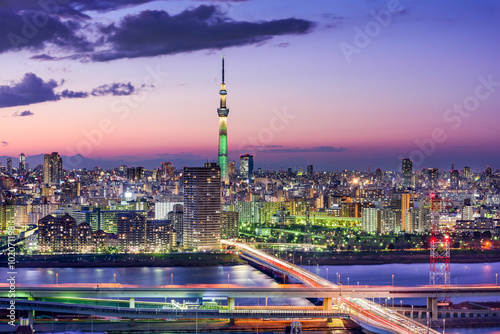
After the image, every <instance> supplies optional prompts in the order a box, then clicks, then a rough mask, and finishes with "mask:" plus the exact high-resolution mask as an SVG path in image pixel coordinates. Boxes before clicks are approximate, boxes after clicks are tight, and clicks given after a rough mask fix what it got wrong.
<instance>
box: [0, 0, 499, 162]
mask: <svg viewBox="0 0 500 334" xmlns="http://www.w3.org/2000/svg"><path fill="white" fill-rule="evenodd" d="M136 4H138V5H136ZM296 5H297V6H287V5H284V4H283V3H281V2H266V3H264V2H260V1H243V2H237V3H235V2H224V1H219V2H217V3H216V5H213V4H211V3H208V2H205V3H200V2H197V1H194V2H188V1H186V2H166V1H147V0H146V1H124V2H122V3H120V5H117V4H115V5H111V4H108V3H106V4H104V3H102V2H100V1H91V2H89V3H88V4H85V5H84V4H79V3H76V4H73V5H72V6H73V7H70V5H66V6H63V5H60V8H59V9H60V10H59V11H58V12H57V13H54V12H55V10H52V11H51V10H50V9H49V10H46V9H44V8H41V7H35V6H33V5H28V4H25V3H23V2H21V3H15V2H7V3H6V4H4V5H2V6H0V15H2V16H3V17H4V20H2V22H3V23H0V26H1V27H2V31H6V32H12V33H13V34H17V36H20V37H22V38H24V37H23V36H25V35H26V36H25V37H29V36H32V37H29V38H25V39H26V40H27V42H26V43H22V39H21V40H17V42H18V43H17V44H16V43H15V41H16V40H13V39H12V38H14V37H13V36H14V35H12V34H11V35H8V34H7V36H6V37H7V39H5V38H4V40H3V42H2V43H0V52H1V54H0V58H1V59H2V61H3V62H4V63H11V64H17V66H12V67H10V68H6V69H5V71H4V74H3V77H2V80H1V82H0V107H1V108H0V113H1V114H2V117H3V124H4V126H3V127H2V128H3V131H2V134H1V136H0V141H1V142H2V145H1V147H0V156H2V159H1V160H2V164H4V163H5V158H3V157H4V156H14V157H18V156H19V154H20V153H21V152H23V153H25V154H26V156H27V158H29V156H31V155H37V154H42V153H50V152H53V151H57V152H59V154H61V155H62V156H68V155H69V156H72V155H75V154H82V155H83V156H85V157H88V158H91V159H95V160H99V159H101V160H112V161H115V160H123V161H129V162H130V164H134V161H143V160H156V159H158V160H165V161H173V162H174V165H177V166H176V167H177V168H180V167H181V166H182V165H183V164H185V163H181V164H180V165H179V163H177V164H176V160H177V161H179V160H181V159H184V161H186V160H187V161H192V164H191V165H201V163H203V162H206V161H207V160H208V161H215V160H216V159H217V158H216V157H217V151H216V147H217V133H216V132H215V127H216V124H217V118H216V116H215V115H214V112H213V109H214V106H215V105H216V103H217V102H218V101H217V99H218V97H216V96H215V95H216V94H217V93H216V92H217V91H218V90H219V85H220V79H221V78H220V56H221V55H222V54H225V55H226V60H227V64H226V67H228V68H230V70H229V71H228V72H227V81H228V82H229V86H228V90H230V92H231V95H230V104H231V109H232V114H231V115H232V117H231V120H230V121H229V124H228V127H229V131H228V138H229V139H228V143H229V160H238V157H239V156H240V155H241V154H247V153H249V154H253V155H254V156H255V165H256V168H258V167H261V168H264V169H265V168H266V166H269V167H270V168H271V169H279V168H280V167H283V168H288V167H294V168H298V167H303V168H305V167H306V165H309V164H313V165H314V166H315V170H340V169H359V170H366V169H367V168H368V165H371V169H372V171H373V170H374V169H375V168H382V169H389V170H398V171H399V170H400V164H401V159H402V158H403V157H405V158H406V157H409V158H410V159H412V160H413V161H414V162H413V166H414V169H421V168H424V167H426V168H428V167H437V168H440V169H446V170H448V169H449V166H450V165H451V163H452V162H454V163H455V166H456V168H457V169H461V168H462V167H463V166H470V167H472V169H473V170H476V169H478V170H484V168H486V166H487V165H490V166H492V168H493V169H497V168H498V166H499V159H500V158H499V157H498V155H496V154H495V153H496V152H498V149H499V147H498V143H499V142H500V134H498V132H496V131H495V125H496V124H498V121H500V116H499V114H498V113H495V107H497V106H498V105H499V102H500V98H499V94H498V91H497V90H498V86H499V84H498V82H499V81H500V71H499V69H500V68H499V66H498V63H497V62H496V59H495V55H496V54H498V51H499V49H500V44H499V42H498V41H497V39H496V38H495V35H496V33H498V31H499V20H498V17H499V6H498V4H497V3H495V2H493V1H480V2H475V3H474V4H471V3H467V2H465V1H461V2H454V3H445V2H440V3H437V4H435V3H431V2H428V1H424V2H419V3H413V2H410V1H407V2H405V1H401V2H393V1H388V2H383V1H379V2H373V3H366V2H362V3H361V2H359V3H355V4H353V3H347V2H338V3H336V4H313V5H309V6H306V5H304V4H301V3H298V2H297V3H296ZM30 6H31V7H30ZM36 6H38V5H36ZM106 6H108V7H106ZM28 7H29V8H28ZM40 11H42V12H40ZM36 13H38V14H39V13H45V16H43V15H42V16H43V17H45V18H47V20H48V21H47V22H48V23H45V24H44V25H42V24H41V23H43V22H38V23H40V27H38V28H37V27H35V28H34V29H32V31H31V34H30V33H29V32H30V31H29V28H30V27H29V24H26V22H29V20H30V19H31V20H33V19H35V17H36V16H33V15H35V14H36ZM47 13H49V14H50V15H47ZM384 15H385V16H384ZM42 16H40V15H39V19H40V17H42ZM33 22H34V21H33ZM16 23H20V24H19V25H16ZM84 24H85V25H86V26H88V27H90V30H92V29H94V30H93V32H94V34H95V35H93V36H91V34H90V33H85V31H84V30H83V28H82V27H83V26H84ZM24 26H26V28H24ZM138 27H141V29H138ZM154 27H156V30H155V29H154ZM165 27H177V28H180V29H181V30H180V31H182V32H183V33H182V34H183V35H182V36H181V37H182V38H184V40H185V41H186V43H185V45H181V44H182V43H180V44H179V38H176V37H175V36H169V34H163V35H162V34H160V33H157V30H158V29H161V28H165ZM23 28H24V30H23ZM225 29H232V31H233V34H232V35H231V34H229V35H226V34H222V32H224V31H225ZM370 29H372V30H370ZM200 31H207V34H206V36H204V37H205V39H203V40H200V39H199V38H197V37H196V34H197V33H198V32H200ZM131 32H134V34H133V36H130V38H126V36H127V35H126V34H127V33H128V34H130V33H131ZM23 33H25V34H24V35H23ZM141 34H142V35H141ZM9 36H10V37H9ZM96 36H98V37H99V36H100V37H101V38H103V39H104V41H105V42H106V43H105V45H104V48H106V47H107V48H108V49H107V50H105V49H103V48H99V47H98V46H97V42H96V41H94V40H93V39H92V38H95V37H96ZM144 36H148V37H149V39H147V40H145V41H141V38H143V37H144ZM4 37H5V36H4ZM30 43H31V44H30ZM134 43H135V44H134ZM137 43H139V44H137ZM147 43H149V44H147ZM133 45H141V48H140V49H141V50H140V51H136V50H134V47H133ZM154 46H156V47H154ZM457 55H459V56H457ZM20 59H22V61H19V60H20ZM167 73H168V74H167ZM456 104H463V105H464V107H463V108H462V109H461V110H460V109H459V108H455V105H456ZM179 111H180V112H179ZM188 123H189V126H187V125H185V124H188ZM30 167H34V166H30Z"/></svg>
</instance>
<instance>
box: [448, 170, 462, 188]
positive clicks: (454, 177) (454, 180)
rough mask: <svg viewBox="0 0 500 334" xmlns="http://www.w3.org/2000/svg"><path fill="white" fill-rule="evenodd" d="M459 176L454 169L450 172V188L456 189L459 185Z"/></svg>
mask: <svg viewBox="0 0 500 334" xmlns="http://www.w3.org/2000/svg"><path fill="white" fill-rule="evenodd" d="M459 179H460V176H459V173H458V170H456V169H454V170H452V171H451V173H450V188H451V189H458V187H459V186H460V180H459Z"/></svg>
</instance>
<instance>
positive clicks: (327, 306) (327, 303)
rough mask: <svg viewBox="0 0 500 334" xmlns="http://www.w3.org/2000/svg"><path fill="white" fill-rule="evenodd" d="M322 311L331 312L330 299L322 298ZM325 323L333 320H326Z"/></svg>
mask: <svg viewBox="0 0 500 334" xmlns="http://www.w3.org/2000/svg"><path fill="white" fill-rule="evenodd" d="M323 310H324V311H331V310H332V298H323ZM326 321H327V322H332V321H333V318H327V319H326Z"/></svg>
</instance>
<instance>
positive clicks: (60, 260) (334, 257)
mask: <svg viewBox="0 0 500 334" xmlns="http://www.w3.org/2000/svg"><path fill="white" fill-rule="evenodd" d="M276 254H277V255H279V256H280V257H281V258H285V257H287V256H288V259H289V260H290V261H294V262H295V264H298V265H377V264H391V263H401V264H412V263H428V262H429V251H428V250H421V251H420V250H419V251H364V252H301V251H295V252H293V256H290V254H292V253H291V252H281V253H276ZM16 261H17V263H16V267H18V268H63V267H65V268H71V267H74V268H82V267H83V268H86V267H87V268H94V267H209V266H234V265H239V264H244V263H245V261H243V260H241V259H240V258H239V256H238V255H237V254H235V253H169V254H112V255H110V254H95V255H94V254H92V255H82V254H68V255H29V256H18V257H17V259H16ZM488 262H500V250H452V251H451V263H488Z"/></svg>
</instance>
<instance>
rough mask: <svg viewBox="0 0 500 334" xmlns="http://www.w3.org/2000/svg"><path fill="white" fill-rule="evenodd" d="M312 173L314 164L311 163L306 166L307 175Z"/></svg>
mask: <svg viewBox="0 0 500 334" xmlns="http://www.w3.org/2000/svg"><path fill="white" fill-rule="evenodd" d="M313 174H314V166H313V165H308V166H307V175H308V176H312V175H313Z"/></svg>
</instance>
